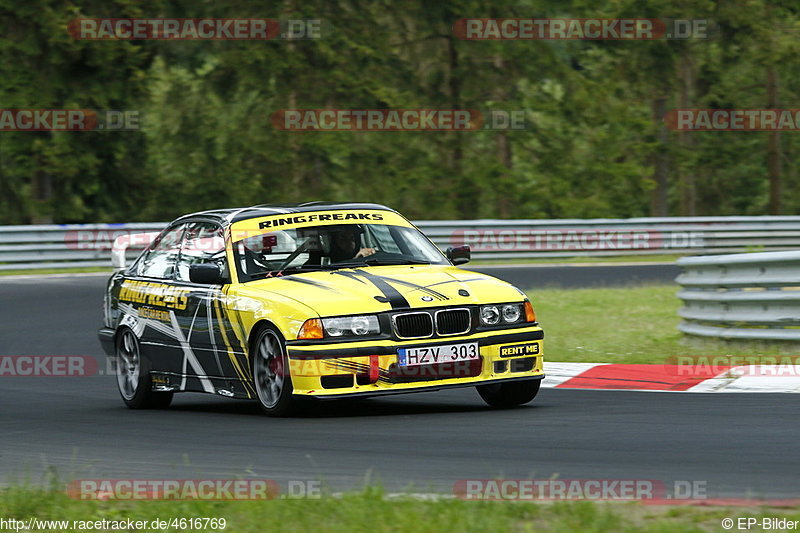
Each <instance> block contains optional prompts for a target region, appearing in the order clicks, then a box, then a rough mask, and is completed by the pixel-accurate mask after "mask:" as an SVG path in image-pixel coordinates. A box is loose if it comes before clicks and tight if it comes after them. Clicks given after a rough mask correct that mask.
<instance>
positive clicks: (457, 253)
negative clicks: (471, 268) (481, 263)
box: [446, 244, 472, 265]
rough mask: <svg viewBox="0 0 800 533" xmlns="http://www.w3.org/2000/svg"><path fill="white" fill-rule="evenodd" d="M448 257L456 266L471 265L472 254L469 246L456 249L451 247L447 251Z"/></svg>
mask: <svg viewBox="0 0 800 533" xmlns="http://www.w3.org/2000/svg"><path fill="white" fill-rule="evenodd" d="M446 255H447V258H448V259H449V260H450V261H451V262H452V263H453V264H454V265H463V264H464V263H469V260H470V257H471V255H472V254H471V252H470V251H469V245H468V244H465V245H464V246H456V247H455V248H453V247H452V246H451V247H450V248H448V249H447V253H446Z"/></svg>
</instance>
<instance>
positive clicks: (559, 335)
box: [528, 285, 800, 363]
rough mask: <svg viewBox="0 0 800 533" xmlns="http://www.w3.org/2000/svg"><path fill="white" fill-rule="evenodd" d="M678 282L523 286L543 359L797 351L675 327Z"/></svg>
mask: <svg viewBox="0 0 800 533" xmlns="http://www.w3.org/2000/svg"><path fill="white" fill-rule="evenodd" d="M677 292H678V286H677V285H647V286H638V287H626V288H624V289H620V288H610V289H597V288H594V289H575V290H563V289H539V290H536V291H528V295H529V296H530V298H531V301H532V302H533V305H534V308H535V309H536V316H537V319H538V320H539V322H540V323H541V324H542V327H543V328H544V331H545V349H544V357H545V361H548V360H549V361H559V362H571V361H576V362H577V361H580V362H584V361H585V362H601V363H665V362H666V360H667V359H669V358H674V357H676V356H686V355H694V356H712V355H741V356H753V355H797V354H798V353H800V350H798V348H797V347H796V346H793V345H791V344H788V343H767V342H763V343H759V342H742V341H737V342H729V341H722V340H714V339H702V338H696V337H690V336H685V335H683V334H682V333H680V332H679V331H678V323H679V322H680V319H679V318H678V309H679V308H680V306H681V301H680V300H679V299H678V298H677V297H676V296H675V294H676V293H677Z"/></svg>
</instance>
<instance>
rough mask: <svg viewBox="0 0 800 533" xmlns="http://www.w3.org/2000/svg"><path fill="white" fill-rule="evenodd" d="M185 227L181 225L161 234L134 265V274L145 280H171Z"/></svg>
mask: <svg viewBox="0 0 800 533" xmlns="http://www.w3.org/2000/svg"><path fill="white" fill-rule="evenodd" d="M185 227H186V225H185V224H181V225H180V226H177V227H175V228H173V229H171V230H169V231H167V232H166V233H163V234H161V236H160V237H159V239H158V240H157V241H156V242H155V243H153V246H152V247H151V248H150V249H149V250H148V251H146V252H145V253H144V255H143V256H142V258H141V260H140V261H139V263H138V264H137V265H136V274H137V275H139V276H144V277H147V278H158V279H171V278H172V276H173V273H174V272H175V261H176V260H177V259H178V252H179V250H180V249H179V245H180V242H181V235H183V230H184V228H185Z"/></svg>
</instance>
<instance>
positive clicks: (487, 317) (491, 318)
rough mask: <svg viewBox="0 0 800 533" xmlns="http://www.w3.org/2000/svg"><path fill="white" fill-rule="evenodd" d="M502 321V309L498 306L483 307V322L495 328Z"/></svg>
mask: <svg viewBox="0 0 800 533" xmlns="http://www.w3.org/2000/svg"><path fill="white" fill-rule="evenodd" d="M499 321H500V309H498V308H497V306H496V305H484V306H483V307H481V322H482V323H483V324H486V325H487V326H494V325H495V324H497V323H498V322H499Z"/></svg>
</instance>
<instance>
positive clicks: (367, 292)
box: [245, 265, 524, 316]
mask: <svg viewBox="0 0 800 533" xmlns="http://www.w3.org/2000/svg"><path fill="white" fill-rule="evenodd" d="M245 286H246V287H247V289H248V292H250V293H251V294H253V293H254V292H262V291H263V292H264V293H269V292H273V293H279V294H282V295H284V296H288V297H290V298H292V299H294V300H298V301H300V302H302V303H303V304H305V305H306V306H308V307H310V308H311V309H313V310H314V311H316V312H317V313H318V314H319V315H320V316H337V315H348V314H357V313H377V312H381V311H389V310H392V309H409V308H412V309H416V308H425V307H443V306H454V305H465V304H478V303H500V302H515V301H516V302H518V301H521V300H522V299H523V298H524V294H523V293H522V291H520V290H519V289H517V288H516V287H514V286H513V285H511V284H509V283H506V282H505V281H501V280H499V279H497V278H494V277H492V276H488V275H486V274H481V273H478V272H471V271H468V270H462V269H460V268H457V267H453V266H437V265H413V266H411V265H409V266H406V265H402V266H373V267H364V268H348V269H340V270H333V271H318V272H305V273H300V274H292V275H290V276H282V277H278V278H268V279H263V280H258V281H252V282H249V283H247V284H245ZM263 297H264V298H269V295H268V294H264V295H263Z"/></svg>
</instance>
